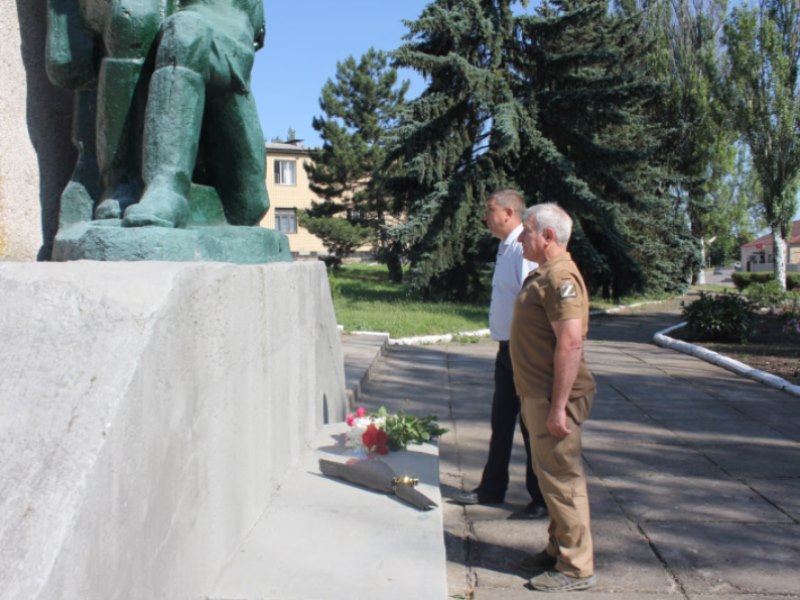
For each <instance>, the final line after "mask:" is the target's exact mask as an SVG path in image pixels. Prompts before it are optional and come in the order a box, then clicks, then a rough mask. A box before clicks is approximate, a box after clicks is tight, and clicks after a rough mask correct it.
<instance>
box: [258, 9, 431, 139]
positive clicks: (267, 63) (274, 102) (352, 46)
mask: <svg viewBox="0 0 800 600" xmlns="http://www.w3.org/2000/svg"><path fill="white" fill-rule="evenodd" d="M427 4H428V0H398V1H394V2H392V1H390V2H387V1H385V0H340V1H339V2H334V1H332V0H297V1H296V2H275V1H274V0H265V2H264V11H265V13H266V21H267V39H266V42H265V44H264V48H263V49H262V50H261V51H260V52H259V53H258V54H256V63H255V67H254V68H253V74H252V85H253V93H254V94H255V97H256V102H257V103H258V110H259V116H260V118H261V127H262V129H263V130H264V137H265V138H266V139H267V140H270V139H272V138H273V137H276V136H277V137H281V138H283V137H285V136H286V133H287V131H288V129H289V127H292V128H294V129H295V131H296V132H297V137H299V138H300V139H302V140H304V143H305V144H306V145H308V146H319V145H320V144H321V141H320V138H319V136H318V135H317V132H316V131H314V129H313V128H312V127H311V119H312V118H313V117H314V116H318V115H321V114H322V111H321V110H320V108H319V96H320V91H321V90H322V86H323V85H324V84H325V82H326V81H327V80H328V79H332V78H333V77H334V76H335V75H336V63H337V62H339V61H343V60H345V59H346V58H347V57H348V56H351V55H352V56H354V57H355V58H359V57H360V56H361V55H362V54H364V53H365V52H366V51H367V50H369V48H370V47H374V48H376V49H378V50H394V49H395V48H397V47H398V46H399V45H400V44H401V43H402V39H401V38H402V36H403V35H404V34H405V33H407V30H406V28H405V26H404V25H403V23H402V22H401V20H402V19H407V20H412V21H413V20H416V18H417V17H418V16H419V14H420V13H421V12H422V9H423V8H424V7H425V6H426V5H427ZM400 76H401V79H409V80H411V81H412V88H411V90H410V91H409V94H408V97H410V98H411V97H414V96H417V95H419V93H420V92H421V91H422V90H423V83H422V80H421V79H420V78H419V77H418V76H416V75H415V74H412V73H408V72H401V75H400Z"/></svg>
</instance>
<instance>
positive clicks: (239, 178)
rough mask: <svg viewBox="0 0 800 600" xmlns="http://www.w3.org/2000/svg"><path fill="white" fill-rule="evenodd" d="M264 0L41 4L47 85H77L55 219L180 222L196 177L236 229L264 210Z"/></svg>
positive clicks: (257, 218)
mask: <svg viewBox="0 0 800 600" xmlns="http://www.w3.org/2000/svg"><path fill="white" fill-rule="evenodd" d="M263 41H264V12H263V6H262V0H48V49H47V67H48V75H49V76H50V78H51V80H52V81H53V82H54V83H55V84H57V85H60V86H64V87H67V88H71V89H74V90H76V103H75V127H74V129H73V140H74V142H75V145H76V147H77V149H78V153H79V154H78V162H77V165H76V169H75V173H74V174H73V177H72V180H71V181H70V183H69V184H68V186H67V188H66V189H65V190H64V193H63V195H62V208H61V217H60V220H61V223H60V224H61V225H62V226H63V225H65V224H69V223H75V222H78V221H85V220H88V219H91V218H92V217H94V218H95V219H100V220H108V219H121V220H122V221H121V224H122V225H123V226H125V227H139V226H147V225H155V226H161V227H178V228H181V227H185V226H186V225H187V221H188V219H189V213H190V202H191V196H192V187H193V186H192V184H193V183H195V184H201V185H205V186H210V187H211V188H213V189H214V190H216V193H217V194H218V196H219V200H220V202H221V204H222V209H223V211H224V215H225V220H226V221H227V223H229V224H231V225H256V224H258V222H259V221H260V219H261V217H263V215H264V213H265V212H266V211H267V209H268V207H269V201H268V198H267V192H266V185H265V175H266V173H265V156H264V140H263V135H262V132H261V127H260V124H259V121H258V115H257V112H256V107H255V102H254V100H253V97H252V94H251V93H250V85H249V84H250V71H251V69H252V66H253V59H254V56H255V52H256V50H258V49H259V48H261V46H262V45H263Z"/></svg>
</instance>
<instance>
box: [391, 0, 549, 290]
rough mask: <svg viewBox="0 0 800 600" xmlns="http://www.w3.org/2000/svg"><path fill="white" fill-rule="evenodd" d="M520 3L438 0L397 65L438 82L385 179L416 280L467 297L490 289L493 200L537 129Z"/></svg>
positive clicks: (396, 145)
mask: <svg viewBox="0 0 800 600" xmlns="http://www.w3.org/2000/svg"><path fill="white" fill-rule="evenodd" d="M511 4H512V2H511V1H510V0H435V1H434V2H432V3H431V4H429V5H428V6H427V7H426V8H425V9H424V10H423V12H422V14H421V15H420V17H419V18H418V19H417V20H416V21H413V22H408V23H407V26H408V28H409V33H408V35H407V36H406V39H407V43H405V44H404V45H403V46H401V47H400V48H399V49H398V50H397V51H395V53H394V57H395V64H397V65H398V66H402V67H408V68H412V69H415V70H416V71H417V72H419V73H421V74H422V75H424V76H425V78H426V79H427V81H428V86H427V88H426V90H425V91H424V92H423V93H422V95H421V96H420V97H419V98H417V99H415V100H413V101H412V102H410V103H409V105H408V107H407V108H406V110H405V111H404V113H403V116H402V118H401V121H400V124H399V126H398V127H397V128H396V129H395V130H394V131H393V135H392V138H391V140H390V146H389V147H390V151H389V157H388V160H387V163H386V166H387V168H388V169H390V170H392V171H393V175H392V176H390V177H388V178H387V179H386V180H385V185H386V188H387V190H389V191H390V192H391V193H392V195H393V198H394V199H395V202H396V204H397V208H398V209H401V210H402V211H403V214H405V222H403V223H402V224H400V225H398V226H397V227H395V228H394V230H393V232H392V233H393V235H394V237H395V239H396V240H397V242H398V244H399V245H400V246H402V247H404V248H407V251H408V258H409V259H410V263H411V264H410V269H409V285H410V287H411V288H412V289H413V290H417V291H420V292H423V293H425V294H429V295H432V294H435V295H440V296H447V297H454V298H460V299H464V298H467V297H474V296H475V295H476V294H478V293H479V292H480V291H481V283H480V268H481V265H482V264H484V263H485V262H486V259H487V258H490V257H491V250H490V247H489V239H488V237H487V235H486V231H485V226H484V224H483V222H482V214H483V206H484V202H485V199H486V196H487V195H489V193H491V192H492V191H494V190H496V189H498V188H501V187H506V186H508V185H509V184H512V183H513V180H511V179H510V178H509V177H508V172H509V171H510V170H512V169H513V166H514V165H516V164H518V161H519V149H520V138H521V137H522V136H526V135H527V136H531V135H534V134H535V124H534V121H533V120H532V119H531V116H530V114H528V113H527V112H526V110H525V109H524V107H523V106H521V105H520V104H519V102H518V101H517V99H516V98H515V96H514V93H513V87H512V81H513V77H512V74H511V69H510V66H509V64H508V50H509V44H510V43H511V42H512V41H513V25H514V18H513V14H512V11H511V7H510V5H511Z"/></svg>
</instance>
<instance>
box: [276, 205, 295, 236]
mask: <svg viewBox="0 0 800 600" xmlns="http://www.w3.org/2000/svg"><path fill="white" fill-rule="evenodd" d="M275 229H277V230H278V231H280V232H283V233H297V209H296V208H276V209H275Z"/></svg>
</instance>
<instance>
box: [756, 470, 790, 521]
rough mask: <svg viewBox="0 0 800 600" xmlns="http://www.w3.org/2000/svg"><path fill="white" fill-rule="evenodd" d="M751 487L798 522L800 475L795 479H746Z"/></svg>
mask: <svg viewBox="0 0 800 600" xmlns="http://www.w3.org/2000/svg"><path fill="white" fill-rule="evenodd" d="M746 483H747V485H748V486H750V487H751V488H753V490H755V491H756V492H757V493H758V494H760V495H761V496H762V497H763V498H765V500H766V501H768V502H770V503H772V504H773V505H774V506H776V507H777V508H778V510H781V511H783V512H784V513H785V514H786V515H788V516H789V517H790V518H791V519H794V521H795V522H796V523H800V477H798V478H796V479H748V480H747V482H746Z"/></svg>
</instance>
